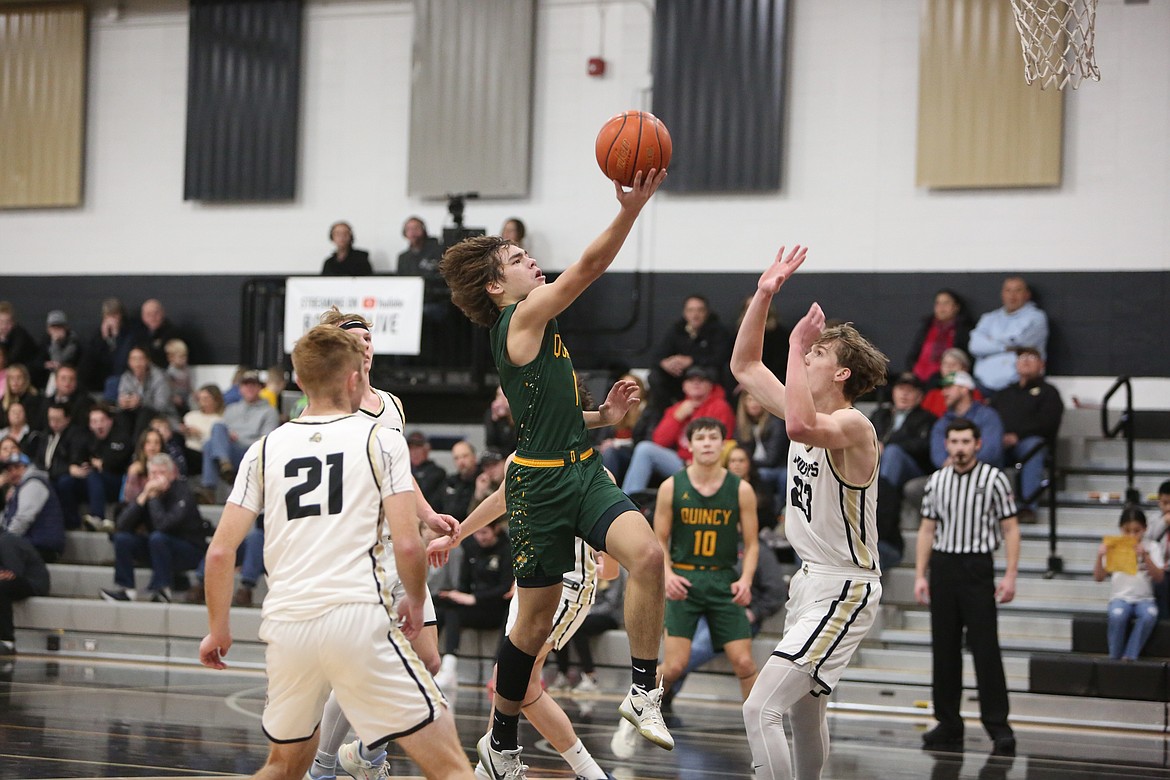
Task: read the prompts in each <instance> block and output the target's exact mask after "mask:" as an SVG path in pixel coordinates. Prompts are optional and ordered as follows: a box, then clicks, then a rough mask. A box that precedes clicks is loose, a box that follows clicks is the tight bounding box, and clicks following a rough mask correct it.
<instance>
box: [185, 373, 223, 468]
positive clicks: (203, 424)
mask: <svg viewBox="0 0 1170 780" xmlns="http://www.w3.org/2000/svg"><path fill="white" fill-rule="evenodd" d="M195 404H196V408H194V409H192V410H191V411H189V412H187V413H186V414H185V415H183V424H182V425H180V426H179V431H180V432H181V433H182V434H183V437H184V443H185V445H186V448H187V449H186V452H184V453H183V454H184V455H186V456H187V457H188V460H190V461H191V465H192V467H193V468H192V471H191V473H195V472H199V473H200V474H202V473H203V448H204V445H206V444H207V440H208V439H210V438H211V428H212V426H214V425H215V424H216V423H218V422H222V421H223V410H224V403H223V393H221V392H220V391H219V386H218V385H214V384H207V385H204V386H203V387H201V388H199V392H197V393H196V394H195ZM192 455H193V456H194V458H192V457H191V456H192Z"/></svg>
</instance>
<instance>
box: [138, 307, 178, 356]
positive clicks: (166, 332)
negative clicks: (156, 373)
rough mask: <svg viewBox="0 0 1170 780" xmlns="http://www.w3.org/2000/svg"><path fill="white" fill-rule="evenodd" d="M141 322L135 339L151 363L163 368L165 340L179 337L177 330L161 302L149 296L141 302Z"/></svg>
mask: <svg viewBox="0 0 1170 780" xmlns="http://www.w3.org/2000/svg"><path fill="white" fill-rule="evenodd" d="M140 316H141V324H140V326H139V328H138V333H137V334H135V341H136V343H137V344H138V346H141V347H142V348H143V349H145V350H146V356H147V358H149V359H150V362H151V364H152V365H154V366H157V367H158V368H160V369H163V370H165V369H166V367H167V342H170V341H173V340H175V339H178V338H179V330H178V328H176V327H175V326H174V325H173V324H172V323H171V321H170V320H169V319H167V311H166V309H164V308H163V305H162V302H161V301H160V300H158V299H157V298H149V299H147V300H145V301H143V302H142V309H141V310H140Z"/></svg>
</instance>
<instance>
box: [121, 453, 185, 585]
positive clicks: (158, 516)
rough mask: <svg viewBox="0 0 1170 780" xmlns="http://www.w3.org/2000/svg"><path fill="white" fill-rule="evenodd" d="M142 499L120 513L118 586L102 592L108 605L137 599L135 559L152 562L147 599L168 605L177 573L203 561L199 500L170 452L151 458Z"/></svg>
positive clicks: (139, 497) (140, 494)
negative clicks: (196, 500)
mask: <svg viewBox="0 0 1170 780" xmlns="http://www.w3.org/2000/svg"><path fill="white" fill-rule="evenodd" d="M147 474H148V476H147V480H146V485H145V486H144V487H143V489H142V492H141V493H139V494H138V497H137V498H136V499H135V500H133V501H131V502H130V503H129V504H127V505H126V508H125V509H123V510H122V512H121V514H119V515H118V525H117V530H116V531H115V532H114V587H113V588H102V589H101V597H102V598H103V599H105V600H106V601H133V600H134V599H135V597H136V595H137V592H136V591H135V582H134V564H135V562H136V561H143V562H146V563H149V565H150V569H151V577H150V584H149V585H148V586H147V591H148V594H149V595H148V600H149V601H158V602H169V601H170V600H171V582H173V581H174V573H175V572H176V571H185V570H190V569H194V568H196V567H197V566H198V565H199V562H200V561H201V560H203V552H204V550H206V548H207V531H206V529H205V528H204V524H203V518H202V516H200V514H199V507H198V506H196V504H195V497H194V496H192V495H191V489H190V488H189V487H188V486H187V483H186V481H184V480H181V479H179V478H178V473H177V472H176V471H175V462H174V461H173V460H171V456H170V455H167V454H166V453H160V454H158V455H155V456H154V457H152V458H151V459H150V461H149V463H148V465H147Z"/></svg>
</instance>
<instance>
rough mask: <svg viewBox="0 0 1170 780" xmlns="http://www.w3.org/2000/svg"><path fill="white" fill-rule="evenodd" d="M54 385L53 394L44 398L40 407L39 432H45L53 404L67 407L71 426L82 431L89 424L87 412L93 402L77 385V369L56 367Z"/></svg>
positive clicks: (66, 364)
mask: <svg viewBox="0 0 1170 780" xmlns="http://www.w3.org/2000/svg"><path fill="white" fill-rule="evenodd" d="M55 385H56V386H55V387H54V388H53V392H52V393H49V394H48V395H46V396H45V398H44V403H43V404H42V405H41V408H42V412H41V417H42V425H41V426H40V430H45V423H47V422H48V414H49V407H50V406H52V405H53V404H63V405H65V406H67V407H69V419H70V420H71V421H72V423H73V425H75V426H77V427H78V428H81V429H82V430H84V429H85V427H86V425H88V423H89V410H90V409H92V408H93V405H94V401H93V398H92V397H91V396H90V394H89V393H87V392H85V388H83V387H81V385H80V384H79V383H78V376H77V368H76V367H74V366H72V365H70V364H68V363H62V364H61V365H60V366H58V367H57V373H56V382H55Z"/></svg>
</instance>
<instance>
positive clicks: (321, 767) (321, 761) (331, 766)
mask: <svg viewBox="0 0 1170 780" xmlns="http://www.w3.org/2000/svg"><path fill="white" fill-rule="evenodd" d="M309 774H310V775H312V776H313V777H334V776H336V775H337V756H336V755H334V754H333V753H329V752H326V751H323V750H318V751H317V755H316V757H315V758H314V759H313V765H312V766H310V767H309Z"/></svg>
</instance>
